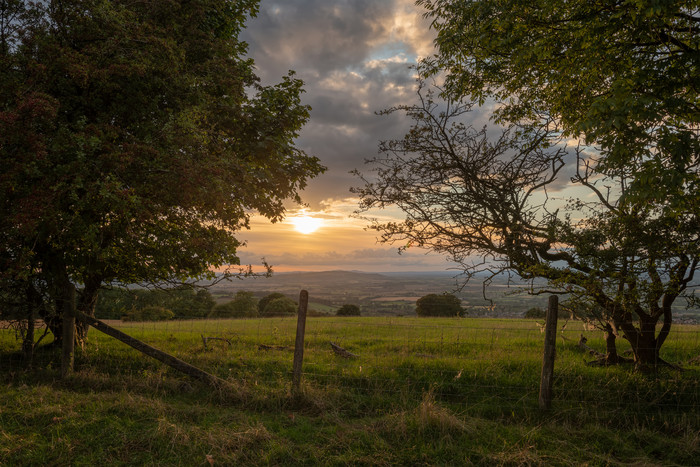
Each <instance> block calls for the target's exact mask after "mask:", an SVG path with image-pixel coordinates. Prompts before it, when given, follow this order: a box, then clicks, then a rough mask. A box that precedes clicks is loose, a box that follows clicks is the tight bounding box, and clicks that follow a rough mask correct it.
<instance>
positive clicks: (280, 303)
mask: <svg viewBox="0 0 700 467" xmlns="http://www.w3.org/2000/svg"><path fill="white" fill-rule="evenodd" d="M296 313H297V304H296V302H295V301H294V300H292V299H291V298H287V297H281V298H276V299H274V300H272V301H271V302H270V303H268V304H267V306H266V307H265V310H264V311H263V313H262V315H263V316H294V315H295V314H296Z"/></svg>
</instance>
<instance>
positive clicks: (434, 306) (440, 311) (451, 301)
mask: <svg viewBox="0 0 700 467" xmlns="http://www.w3.org/2000/svg"><path fill="white" fill-rule="evenodd" d="M416 314H417V315H418V316H464V314H465V311H464V309H463V308H462V302H461V301H460V300H459V298H457V297H456V296H455V295H453V294H450V293H443V294H440V295H437V294H434V293H431V294H428V295H425V296H423V297H421V298H419V299H418V300H417V301H416Z"/></svg>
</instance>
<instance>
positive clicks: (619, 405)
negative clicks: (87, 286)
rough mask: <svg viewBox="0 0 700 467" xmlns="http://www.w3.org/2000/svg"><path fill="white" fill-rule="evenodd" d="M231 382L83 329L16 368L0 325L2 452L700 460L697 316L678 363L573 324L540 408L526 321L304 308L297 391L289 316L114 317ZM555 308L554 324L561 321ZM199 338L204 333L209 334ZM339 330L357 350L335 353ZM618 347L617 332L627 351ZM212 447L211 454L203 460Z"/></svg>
mask: <svg viewBox="0 0 700 467" xmlns="http://www.w3.org/2000/svg"><path fill="white" fill-rule="evenodd" d="M113 324H116V325H117V326H118V327H119V328H120V329H122V330H123V331H124V332H127V333H128V334H130V335H132V336H134V337H137V338H139V339H142V340H144V341H145V342H147V343H149V344H150V345H153V346H155V347H157V348H160V349H162V350H165V351H168V352H171V353H172V354H174V355H176V356H178V357H179V358H182V359H183V360H185V361H187V362H189V363H191V364H193V365H196V366H198V367H200V368H202V369H204V370H206V371H209V372H211V373H214V374H216V375H218V376H219V377H221V378H224V379H226V380H228V381H229V382H230V383H231V388H229V389H226V390H222V391H216V390H213V389H211V388H209V387H207V386H205V385H203V384H202V383H199V382H197V381H192V380H190V379H188V378H187V377H184V376H182V375H180V374H178V373H176V372H174V371H173V370H171V369H169V368H167V367H165V366H164V365H162V364H161V363H159V362H157V361H154V360H150V359H148V358H147V357H144V356H142V355H141V354H139V353H138V352H136V351H134V350H133V349H131V348H129V347H126V346H124V345H123V344H122V343H120V342H117V341H114V340H113V339H112V338H110V337H108V336H105V335H100V334H99V333H98V332H96V331H95V330H91V331H90V339H89V344H88V345H87V346H86V347H85V349H83V350H80V351H79V352H78V354H77V357H76V364H77V368H78V371H77V373H76V374H75V375H74V376H72V377H71V378H69V379H67V380H60V379H58V373H59V372H58V368H57V366H58V362H59V361H60V360H59V355H58V352H57V351H56V350H53V351H39V352H38V355H37V357H36V361H35V365H34V369H32V370H30V371H27V370H24V369H23V367H22V364H21V361H20V359H19V356H18V355H17V351H18V349H19V345H18V343H17V342H16V341H15V340H14V335H13V333H12V331H11V330H3V331H0V364H1V365H2V366H1V367H0V368H2V371H1V372H0V378H1V379H0V382H1V384H2V386H3V390H2V391H0V394H1V395H0V398H1V399H2V400H1V401H0V407H2V409H0V464H8V465H11V464H14V465H16V464H35V465H39V464H54V465H62V464H104V463H111V464H117V465H118V464H124V465H126V464H130V463H146V464H153V465H172V464H180V465H210V460H212V461H214V462H216V465H232V464H240V463H254V464H278V465H289V464H298V465H309V464H313V463H317V464H318V463H320V464H336V465H343V464H353V465H357V464H367V465H393V464H397V463H398V464H412V465H416V464H424V465H444V464H456V465H463V464H468V463H469V462H473V463H476V464H482V465H521V464H530V465H557V464H558V465H574V464H584V463H588V464H589V465H608V464H612V465H615V464H616V463H619V464H624V463H639V464H658V465H665V464H667V465H692V464H693V463H694V462H696V459H698V458H700V434H699V433H700V366H699V365H698V362H697V359H696V360H695V363H688V362H690V361H691V360H693V359H694V358H696V357H698V355H700V326H690V325H684V326H675V327H674V330H673V333H672V335H671V336H670V337H669V339H668V341H667V343H666V345H665V346H664V350H663V356H664V358H666V359H667V360H669V361H673V362H678V363H682V364H683V365H684V367H685V368H686V370H685V371H683V372H680V371H677V370H671V369H662V370H660V371H659V372H658V373H656V374H654V375H642V374H638V373H633V372H631V370H630V369H629V368H597V367H590V366H587V365H586V364H585V361H587V360H591V359H592V357H590V356H588V355H586V354H584V353H583V352H582V351H581V350H580V349H579V348H578V347H577V346H576V343H577V342H578V339H579V336H580V335H581V334H582V333H583V334H585V335H586V336H587V337H588V339H589V340H588V345H590V346H591V347H594V348H597V349H599V350H601V351H602V350H603V348H604V344H603V340H602V334H601V333H600V332H598V331H595V332H594V331H585V330H583V329H582V325H581V323H578V322H568V323H567V324H566V328H565V329H564V331H563V332H560V333H559V336H560V337H559V338H558V340H557V345H558V348H557V351H558V353H557V361H556V363H555V376H556V379H555V383H554V398H555V400H554V402H553V409H552V411H551V412H549V413H542V412H540V411H539V409H538V406H537V396H538V389H539V374H540V366H541V359H542V346H543V335H542V334H541V333H540V329H539V327H538V326H537V325H536V322H535V321H533V320H512V319H470V318H468V319H448V318H443V319H421V318H400V317H397V318H389V317H377V318H367V317H360V318H336V317H332V318H309V320H308V322H307V335H306V345H305V359H304V376H303V381H302V394H301V395H297V396H293V395H292V394H291V393H290V386H291V384H290V381H291V366H292V353H293V344H294V337H295V329H296V320H295V319H293V318H284V319H245V320H203V321H179V322H162V323H120V322H116V323H113ZM563 324H564V323H563V322H560V324H559V325H560V327H561V326H562V325H563ZM202 337H218V338H220V339H216V340H209V341H208V342H207V346H206V348H205V346H204V342H203V340H202ZM329 342H334V343H336V344H338V345H340V346H342V347H343V348H345V349H347V350H348V351H350V352H352V353H354V354H357V355H358V358H355V359H344V358H341V357H339V356H337V355H335V354H334V353H333V352H332V350H331V347H330V344H329ZM627 348H628V346H626V345H625V343H624V341H622V340H620V342H619V351H620V352H623V351H624V350H626V349H627ZM207 456H211V457H210V458H209V459H210V460H208V458H207Z"/></svg>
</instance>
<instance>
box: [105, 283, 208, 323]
mask: <svg viewBox="0 0 700 467" xmlns="http://www.w3.org/2000/svg"><path fill="white" fill-rule="evenodd" d="M214 304H215V301H214V299H213V298H212V296H211V293H210V292H209V290H207V289H199V290H197V291H195V290H194V289H192V288H189V287H178V288H173V289H156V290H146V289H132V290H125V289H117V288H112V289H102V290H100V292H99V294H98V299H97V304H96V305H95V316H96V317H97V318H98V319H118V318H119V317H121V316H122V314H123V313H124V311H125V310H132V309H135V310H138V309H141V308H144V307H146V306H159V307H163V308H167V309H168V310H171V311H172V312H173V313H174V316H175V318H177V319H188V318H203V317H206V316H208V315H209V313H210V312H211V310H212V308H213V307H214Z"/></svg>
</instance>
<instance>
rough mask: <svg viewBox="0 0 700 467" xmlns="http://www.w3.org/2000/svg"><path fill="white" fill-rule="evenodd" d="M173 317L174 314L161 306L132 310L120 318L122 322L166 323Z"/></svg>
mask: <svg viewBox="0 0 700 467" xmlns="http://www.w3.org/2000/svg"><path fill="white" fill-rule="evenodd" d="M174 316H175V313H173V312H172V311H170V310H168V309H167V308H163V307H162V306H146V307H143V308H141V309H132V310H131V311H129V312H128V313H126V314H125V315H124V316H122V321H167V320H169V319H173V317H174Z"/></svg>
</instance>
